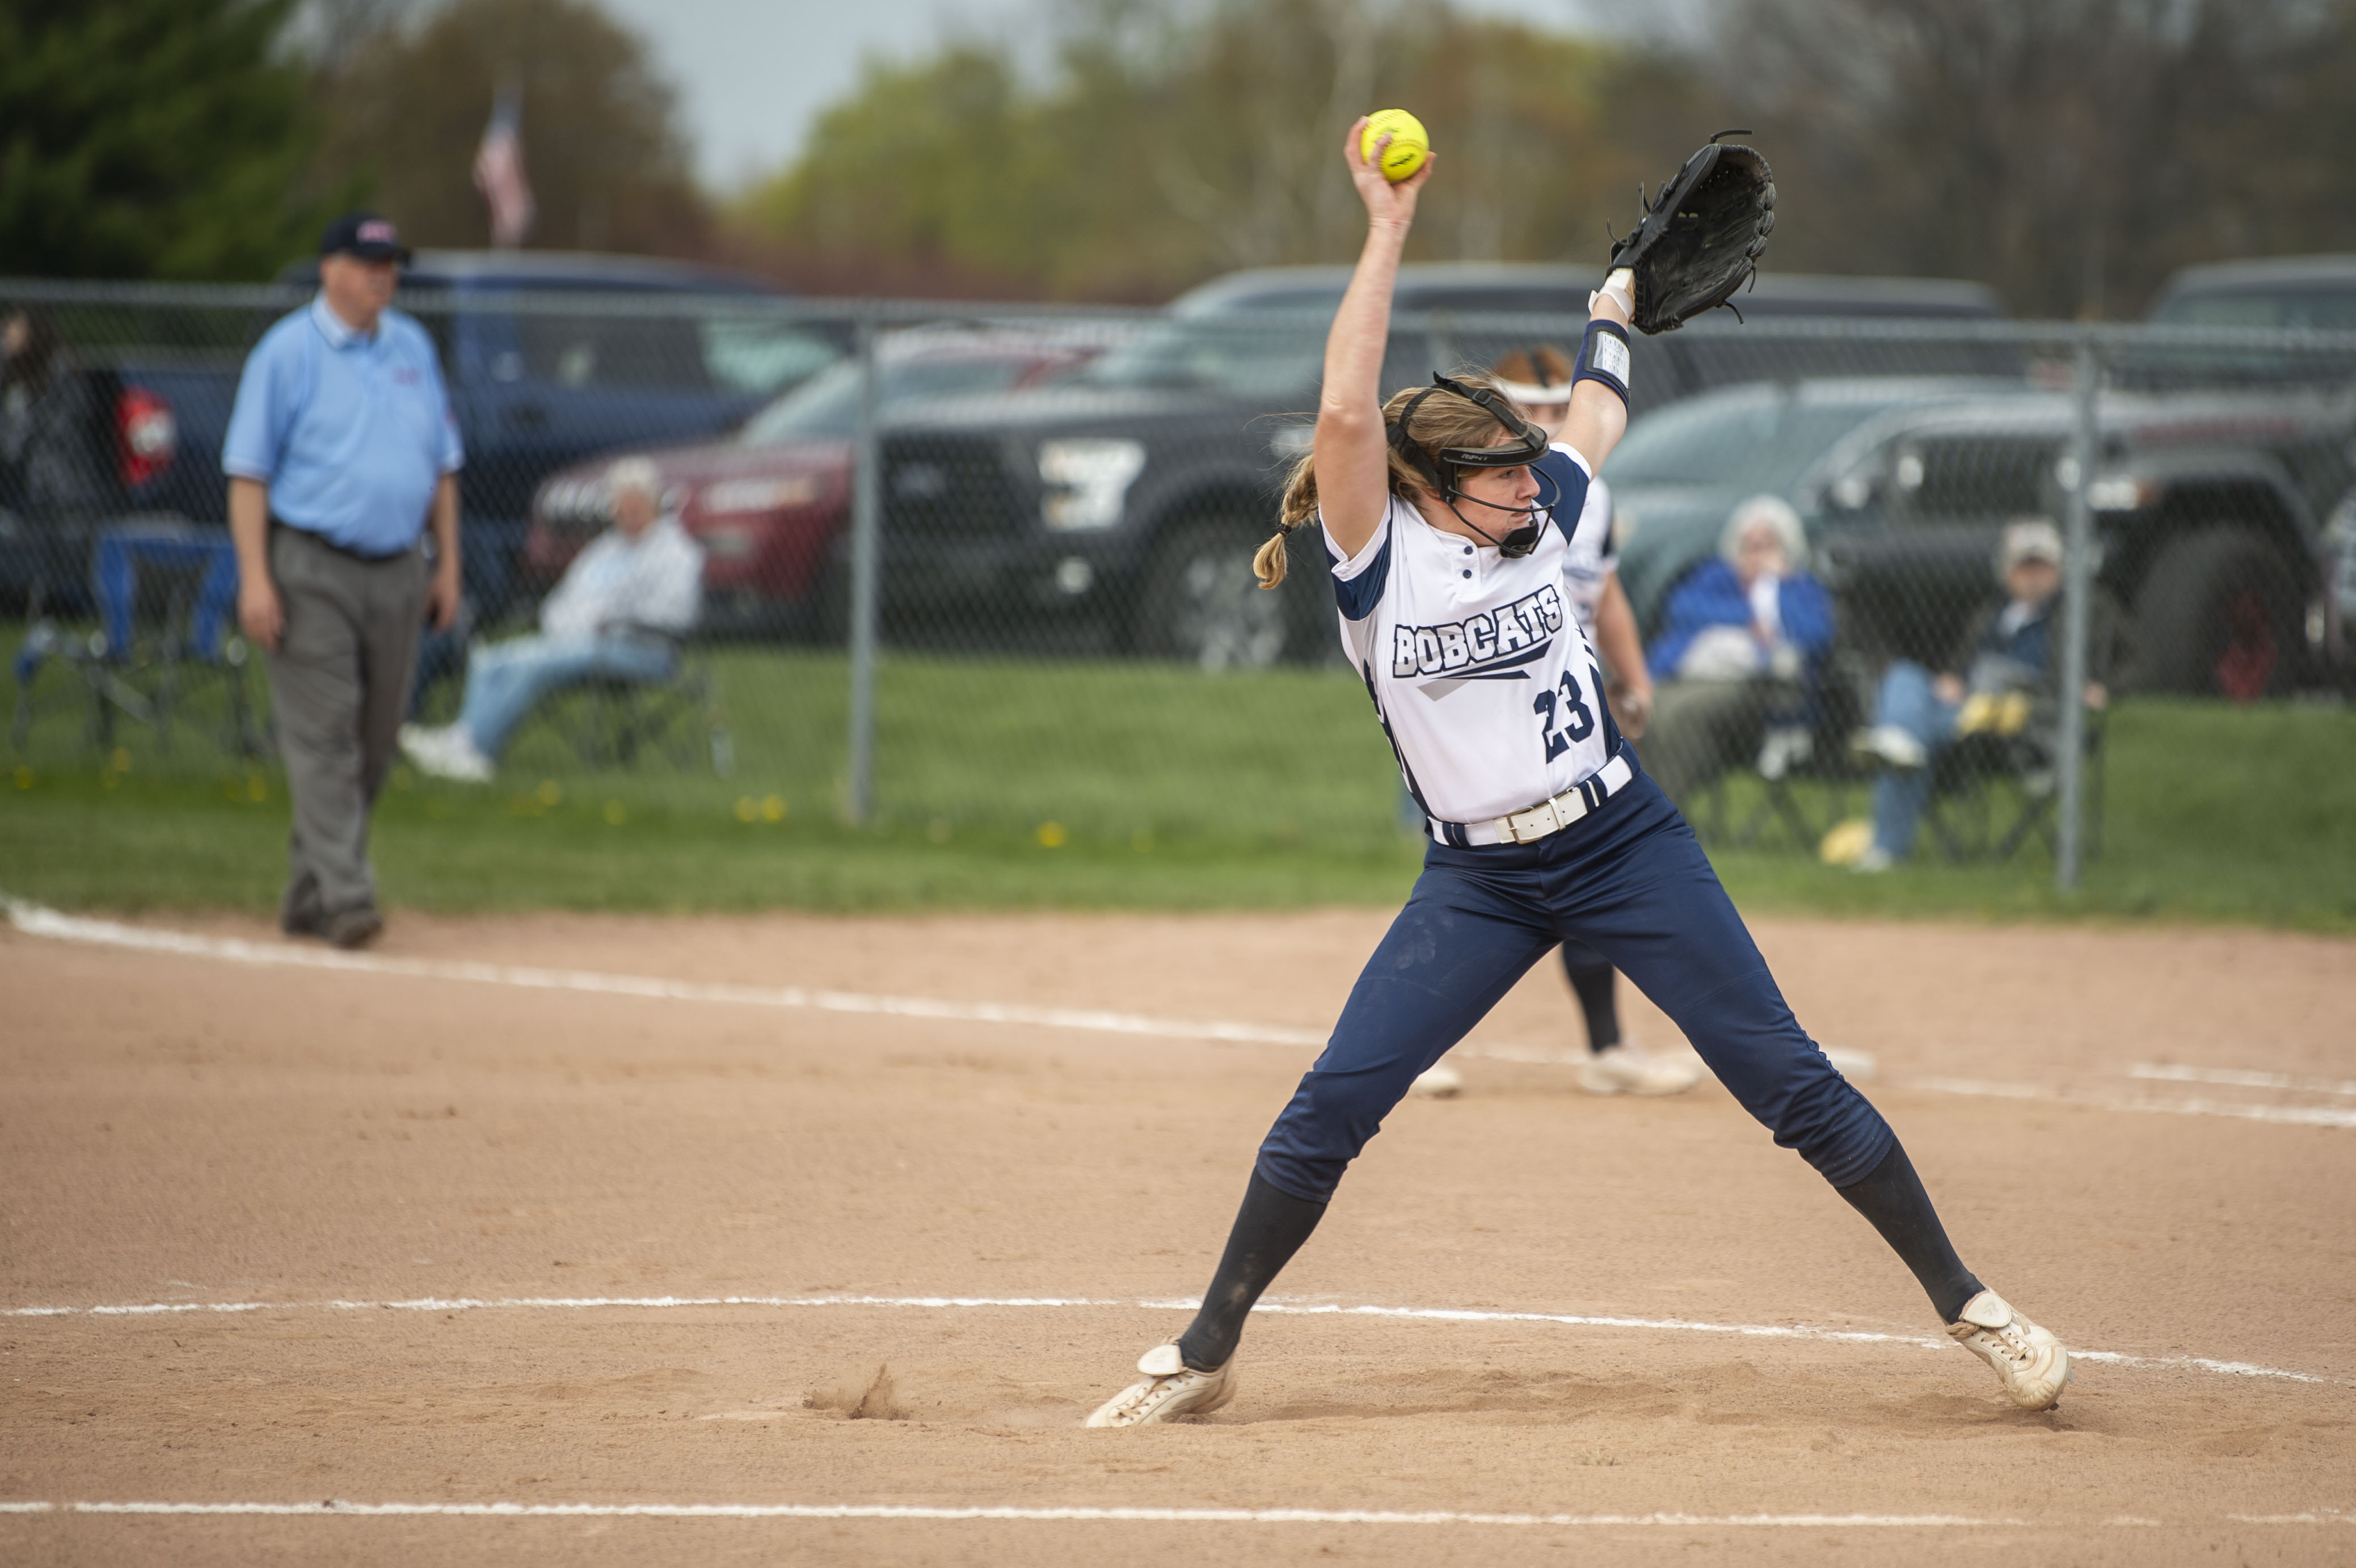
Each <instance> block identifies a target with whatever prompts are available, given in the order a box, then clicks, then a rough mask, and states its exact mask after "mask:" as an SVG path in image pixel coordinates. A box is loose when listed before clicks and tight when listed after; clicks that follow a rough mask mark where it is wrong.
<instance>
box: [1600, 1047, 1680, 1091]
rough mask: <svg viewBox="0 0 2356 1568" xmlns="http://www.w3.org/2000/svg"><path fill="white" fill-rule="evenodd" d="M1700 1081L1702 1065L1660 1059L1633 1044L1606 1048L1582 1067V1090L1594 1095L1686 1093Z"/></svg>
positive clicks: (1676, 1059)
mask: <svg viewBox="0 0 2356 1568" xmlns="http://www.w3.org/2000/svg"><path fill="white" fill-rule="evenodd" d="M1700 1081H1701V1065H1700V1064H1699V1063H1698V1062H1692V1061H1681V1060H1679V1059H1678V1058H1676V1057H1656V1056H1655V1055H1653V1054H1652V1053H1651V1052H1650V1051H1647V1050H1646V1049H1644V1047H1642V1046H1639V1045H1637V1044H1635V1043H1634V1042H1633V1041H1622V1042H1621V1043H1620V1044H1619V1045H1616V1046H1606V1047H1603V1048H1602V1049H1601V1050H1600V1051H1596V1052H1593V1053H1591V1054H1590V1056H1589V1057H1588V1058H1587V1059H1586V1060H1585V1061H1583V1062H1581V1063H1580V1064H1579V1087H1580V1088H1581V1089H1583V1090H1587V1092H1588V1093H1590V1094H1683V1093H1684V1092H1685V1091H1686V1090H1688V1089H1691V1088H1692V1087H1693V1086H1694V1085H1695V1084H1697V1083H1699V1082H1700Z"/></svg>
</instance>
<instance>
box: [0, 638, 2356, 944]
mask: <svg viewBox="0 0 2356 1568" xmlns="http://www.w3.org/2000/svg"><path fill="white" fill-rule="evenodd" d="M717 674H718V680H719V682H720V687H721V691H722V693H723V706H724V711H725V714H726V717H727V722H728V725H729V727H730V729H731V731H732V733H733V736H734V741H735V750H736V756H737V759H738V761H737V768H736V770H735V772H734V774H733V775H732V776H731V777H729V778H727V779H720V778H715V777H714V776H712V774H711V773H710V772H709V771H708V770H701V769H699V770H680V769H676V768H671V767H669V766H668V765H666V764H663V763H659V762H656V763H645V764H641V765H640V766H639V767H638V768H635V769H631V770H627V771H615V770H608V771H603V772H600V771H594V770H590V769H586V768H583V767H582V766H581V765H580V764H579V762H578V761H577V760H576V759H574V758H573V757H572V756H571V755H570V754H569V752H567V750H566V749H565V748H564V746H562V743H561V741H560V739H559V737H558V736H555V735H554V734H553V733H552V731H550V730H547V729H545V728H542V729H536V730H533V731H530V732H528V733H527V734H526V735H525V736H523V737H522V738H521V739H519V742H518V744H517V746H516V747H515V749H514V751H513V752H512V753H511V754H510V757H509V764H508V766H507V767H506V768H505V769H503V771H502V774H501V779H500V783H499V785H498V786H496V787H492V788H489V789H469V788H466V787H462V786H452V785H444V784H440V783H436V782H434V781H432V780H426V779H416V778H413V777H412V776H410V775H409V774H408V773H407V772H406V771H405V770H403V771H401V772H398V773H396V775H395V779H394V785H393V788H392V789H391V790H390V791H389V792H388V793H387V795H386V798H385V800H384V801H383V802H382V804H381V806H380V810H379V812H378V818H377V831H376V841H375V849H376V859H377V865H378V869H379V873H380V879H381V884H382V893H383V897H385V899H386V901H387V902H388V903H390V904H393V905H396V906H402V907H407V908H433V909H448V910H465V909H484V908H579V909H609V908H610V909H623V908H628V909H748V908H770V907H793V908H820V909H911V908H1038V907H1065V908H1280V907H1290V906H1301V905H1312V904H1333V903H1341V904H1386V903H1394V902H1396V901H1397V900H1398V898H1399V897H1401V896H1402V895H1403V894H1404V892H1405V891H1406V888H1407V887H1408V884H1409V883H1410V882H1411V881H1412V879H1413V876H1414V873H1415V867H1416V865H1417V862H1418V859H1419V845H1418V843H1416V842H1415V841H1413V840H1412V839H1410V838H1408V836H1406V835H1404V834H1403V833H1402V832H1400V831H1399V829H1398V826H1397V820H1396V814H1395V813H1396V806H1397V794H1398V789H1397V783H1396V774H1395V772H1394V770H1393V769H1392V768H1391V766H1390V763H1389V758H1388V749H1387V746H1386V745H1385V743H1384V741H1383V739H1382V736H1381V734H1380V732H1379V730H1378V729H1377V728H1376V725H1375V724H1374V722H1373V718H1372V715H1371V714H1370V713H1369V711H1368V708H1367V705H1366V700H1365V693H1364V690H1363V689H1362V688H1361V687H1360V685H1359V684H1358V682H1356V681H1355V679H1354V678H1353V677H1351V676H1350V675H1349V674H1347V673H1346V672H1342V671H1272V672H1267V673H1262V674H1255V675H1244V676H1227V677H1208V676H1204V675H1201V674H1199V673H1196V672H1194V671H1187V670H1180V669H1174V668H1166V667H1159V668H1158V667H1153V666H1144V665H1137V664H1126V663H1109V662H1091V661H1078V660H1074V661H1049V660H1027V661H1026V660H954V659H941V658H924V659H919V658H915V657H900V656H895V657H893V658H890V659H888V660H886V661H885V663H884V665H883V673H882V678H881V682H880V689H879V703H878V707H879V713H880V714H881V715H882V717H881V722H880V724H879V729H878V735H877V757H876V775H877V800H878V807H879V811H878V820H877V822H876V823H875V824H874V825H873V826H871V827H868V828H864V829H853V828H850V827H846V826H844V825H842V824H841V821H840V811H841V791H842V779H843V776H844V761H843V758H844V741H843V728H844V706H845V699H844V687H845V679H844V670H843V664H842V660H841V658H840V657H839V656H831V655H825V654H811V653H792V652H777V651H773V650H731V651H728V652H726V653H724V654H723V655H722V656H721V657H720V660H719V661H718V665H717ZM66 676H70V672H67V671H58V670H55V669H53V670H52V671H50V672H49V674H48V676H46V677H45V678H44V682H43V684H42V686H41V688H40V689H39V690H40V692H41V693H42V694H43V696H44V698H45V701H46V702H47V703H48V705H49V707H50V709H51V711H49V712H48V713H46V714H44V715H43V716H42V717H41V718H40V720H39V722H38V723H37V724H36V725H35V726H34V731H33V737H32V740H31V743H30V744H29V745H28V746H27V747H26V749H25V751H24V753H23V754H22V755H21V756H20V757H14V758H12V759H11V768H12V772H11V775H10V776H9V777H7V778H5V779H0V889H5V890H6V891H8V892H11V893H14V894H17V895H19V896H23V897H33V898H37V899H40V900H43V901H46V902H50V903H55V904H59V905H64V906H70V907H78V908H192V907H227V908H243V909H252V910H266V909H268V908H272V907H273V904H274V900H275V897H276V893H277V888H278V885H279V880H280V877H281V875H282V866H283V864H284V859H283V856H284V850H283V843H284V832H285V802H284V789H283V785H282V783H281V781H280V779H279V778H278V776H277V775H276V772H275V770H274V768H241V769H231V768H229V767H228V766H227V764H226V759H225V758H224V757H223V756H222V754H221V753H220V751H219V749H218V748H217V747H215V746H213V745H212V744H211V742H210V741H209V737H208V736H207V734H206V733H204V727H203V726H204V725H205V724H206V723H208V722H209V719H208V715H209V714H212V713H213V712H215V711H216V709H217V704H218V693H197V694H196V695H195V696H193V697H192V698H191V699H190V702H189V704H188V706H187V710H186V711H185V716H186V718H187V721H188V726H189V727H184V729H183V730H182V732H181V734H180V736H179V745H178V746H177V749H176V751H175V753H174V754H173V755H172V756H171V757H166V756H164V755H163V754H162V752H161V751H160V750H159V748H158V747H157V746H156V743H155V736H153V734H152V732H150V731H148V730H147V729H145V727H144V726H140V725H125V726H123V731H122V735H121V737H120V738H121V743H122V744H121V747H120V749H119V750H118V751H112V752H104V753H103V754H102V751H100V750H94V749H92V748H91V747H90V746H88V745H86V744H85V743H84V741H83V739H82V736H81V732H80V718H79V709H78V707H77V706H76V704H75V702H74V700H73V693H72V691H71V690H70V688H69V687H67V686H66V685H64V684H62V683H61V677H66ZM256 684H257V686H258V684H259V682H256ZM1734 804H1735V806H1736V808H1737V809H1738V811H1739V809H1740V805H1741V801H1740V799H1738V800H1736V801H1735V802H1734ZM748 818H749V820H746V819H748ZM1714 858H1715V859H1716V860H1717V863H1718V865H1719V870H1720V872H1721V875H1723V876H1724V877H1725V879H1726V882H1727V885H1728V886H1729V887H1730V889H1731V890H1732V892H1733V893H1734V895H1735V897H1736V899H1737V900H1738V902H1740V904H1741V905H1742V906H1743V907H1744V908H1746V909H1748V910H1751V911H1752V912H1756V913H1826V914H1836V915H1850V916H1858V917H1866V918H1922V917H1936V916H1945V917H1956V916H1960V917H1965V918H2003V919H2009V918H2029V919H2061V918H2088V917H2092V918H2104V919H2147V918H2161V919H2171V920H2176V919H2189V920H2211V921H2232V922H2249V923H2257V924H2264V925H2273V926H2285V927H2295V928H2303V929H2315V930H2324V931H2334V932H2350V931H2356V714H2351V712H2350V711H2349V710H2347V709H2345V708H2341V707H2333V706H2321V705H2308V704H2281V705H2272V706H2265V707H2259V708H2251V709H2235V708H2229V707H2225V706H2222V705H2217V704H2208V703H2172V702H2157V701H2150V702H2140V703H2126V704H2123V705H2122V706H2121V707H2120V708H2119V709H2118V710H2117V711H2116V713H2115V714H2114V716H2113V719H2112V723H2111V727H2110V735H2109V779H2108V790H2107V799H2106V800H2105V809H2104V843H2103V846H2102V853H2101V854H2100V856H2099V857H2098V858H2095V859H2094V860H2092V861H2091V862H2090V863H2089V864H2088V865H2087V868H2086V872H2085V875H2084V878H2083V886H2082V887H2081V889H2080V890H2079V892H2078V893H2076V894H2075V895H2071V896H2064V895H2062V894H2061V893H2059V892H2057V891H2056V890H2055V889H2054V887H2053V880H2052V867H2051V862H2050V860H2049V859H2048V858H2047V857H2046V856H2045V854H2044V852H2043V851H2042V849H2041V848H2032V849H2031V850H2029V851H2028V852H2025V853H2024V854H2021V855H2020V856H2018V857H2016V858H2015V859H2014V860H2013V861H2011V862H2009V863H2006V864H2003V865H1965V866H1951V865H1944V864H1941V863H1939V862H1936V861H1935V860H1925V861H1923V862H1922V863H1919V864H1917V865H1910V866H1906V867H1901V868H1900V869H1899V870H1897V871H1894V872H1892V873H1890V874H1888V875H1883V876H1879V877H1861V876H1858V875H1853V874H1851V873H1848V872H1845V871H1840V870H1837V869H1833V868H1829V867H1826V866H1824V865H1819V864H1817V862H1816V861H1815V858H1814V857H1813V856H1812V855H1807V854H1800V853H1797V852H1796V851H1795V850H1794V848H1792V847H1791V846H1789V845H1788V844H1787V845H1786V846H1785V847H1783V848H1782V849H1780V850H1770V849H1754V850H1733V849H1727V850H1721V851H1719V852H1718V853H1716V854H1715V855H1714Z"/></svg>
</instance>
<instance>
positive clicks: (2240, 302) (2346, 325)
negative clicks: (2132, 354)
mask: <svg viewBox="0 0 2356 1568" xmlns="http://www.w3.org/2000/svg"><path fill="white" fill-rule="evenodd" d="M2152 319H2153V320H2154V321H2164V322H2166V323H2168V324H2169V326H2171V327H2308V328H2317V329H2319V330H2322V331H2327V332H2345V331H2349V330H2351V329H2356V286H2351V287H2349V288H2346V289H2301V290H2296V291H2293V290H2285V291H2282V292H2279V293H2251V294H2196V295H2190V296H2189V297H2187V298H2184V299H2178V300H2171V301H2170V302H2169V304H2167V305H2165V306H2161V307H2160V309H2159V312H2158V314H2157V315H2156V316H2154V317H2152Z"/></svg>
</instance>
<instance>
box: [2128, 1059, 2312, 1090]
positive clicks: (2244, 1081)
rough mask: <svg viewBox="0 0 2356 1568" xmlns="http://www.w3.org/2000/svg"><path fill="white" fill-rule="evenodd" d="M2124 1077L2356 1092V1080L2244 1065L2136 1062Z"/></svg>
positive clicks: (2257, 1087) (2242, 1086)
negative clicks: (2220, 1065) (2208, 1065)
mask: <svg viewBox="0 0 2356 1568" xmlns="http://www.w3.org/2000/svg"><path fill="white" fill-rule="evenodd" d="M2127 1076H2128V1077H2129V1078H2140V1079H2148V1080H2151V1081H2153V1082H2158V1083H2219V1084H2228V1085H2231V1086H2232V1087H2233V1088H2235V1089H2289V1090H2297V1091H2298V1092H2300V1093H2302V1094H2340V1095H2356V1079H2344V1078H2302V1077H2299V1076H2298V1075H2297V1074H2295V1073H2287V1072H2253V1071H2250V1070H2248V1069H2244V1068H2230V1067H2180V1066H2178V1065H2177V1064H2176V1063H2173V1062H2136V1063H2134V1064H2132V1065H2131V1066H2129V1067H2128V1069H2127Z"/></svg>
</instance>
